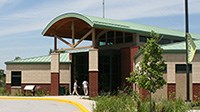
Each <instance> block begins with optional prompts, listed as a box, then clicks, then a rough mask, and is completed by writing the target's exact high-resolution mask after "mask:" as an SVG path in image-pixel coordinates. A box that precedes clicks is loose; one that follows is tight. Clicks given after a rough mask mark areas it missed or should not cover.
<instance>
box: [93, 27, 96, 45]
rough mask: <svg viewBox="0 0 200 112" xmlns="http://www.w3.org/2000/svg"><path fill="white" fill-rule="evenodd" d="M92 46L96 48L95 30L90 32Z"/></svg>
mask: <svg viewBox="0 0 200 112" xmlns="http://www.w3.org/2000/svg"><path fill="white" fill-rule="evenodd" d="M92 46H93V47H96V39H95V29H94V28H93V31H92Z"/></svg>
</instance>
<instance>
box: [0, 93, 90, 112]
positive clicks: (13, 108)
mask: <svg viewBox="0 0 200 112" xmlns="http://www.w3.org/2000/svg"><path fill="white" fill-rule="evenodd" d="M70 98H71V99H70ZM87 102H88V101H86V100H82V99H77V98H76V97H69V98H68V97H0V112H90V111H91V109H88V106H89V108H90V105H86V104H87ZM82 104H84V106H83V105H82ZM88 104H89V103H88Z"/></svg>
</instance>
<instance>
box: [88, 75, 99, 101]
mask: <svg viewBox="0 0 200 112" xmlns="http://www.w3.org/2000/svg"><path fill="white" fill-rule="evenodd" d="M89 96H91V97H95V96H98V71H89Z"/></svg>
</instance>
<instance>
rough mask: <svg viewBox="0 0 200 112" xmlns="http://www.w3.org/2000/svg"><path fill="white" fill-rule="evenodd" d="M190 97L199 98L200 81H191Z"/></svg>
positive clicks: (195, 99)
mask: <svg viewBox="0 0 200 112" xmlns="http://www.w3.org/2000/svg"><path fill="white" fill-rule="evenodd" d="M192 93H193V95H192V98H193V101H197V100H200V83H193V84H192Z"/></svg>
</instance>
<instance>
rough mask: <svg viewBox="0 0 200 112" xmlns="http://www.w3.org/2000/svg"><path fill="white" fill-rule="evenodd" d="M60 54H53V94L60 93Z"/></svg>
mask: <svg viewBox="0 0 200 112" xmlns="http://www.w3.org/2000/svg"><path fill="white" fill-rule="evenodd" d="M59 65H60V55H59V53H52V54H51V95H52V96H57V95H59V83H60V67H59Z"/></svg>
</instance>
